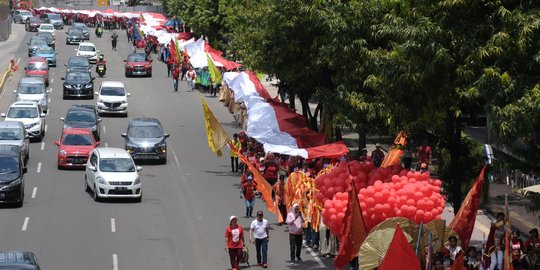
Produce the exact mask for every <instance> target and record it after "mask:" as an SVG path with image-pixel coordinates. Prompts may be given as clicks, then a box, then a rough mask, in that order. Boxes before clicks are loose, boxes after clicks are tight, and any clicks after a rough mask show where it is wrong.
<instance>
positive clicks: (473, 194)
mask: <svg viewBox="0 0 540 270" xmlns="http://www.w3.org/2000/svg"><path fill="white" fill-rule="evenodd" d="M485 170H486V166H484V168H482V171H480V175H478V178H476V181H474V184H473V186H472V188H471V190H470V191H469V193H468V194H467V197H465V200H463V204H462V205H461V208H460V209H459V211H458V212H457V214H456V216H455V217H454V219H453V220H452V222H450V225H448V228H450V229H452V230H454V231H455V232H456V233H457V234H458V235H459V238H460V239H461V246H462V247H464V248H465V247H468V246H469V240H471V235H472V232H473V229H474V222H475V221H476V213H477V212H478V206H479V205H480V195H481V194H482V186H483V185H484V172H485Z"/></svg>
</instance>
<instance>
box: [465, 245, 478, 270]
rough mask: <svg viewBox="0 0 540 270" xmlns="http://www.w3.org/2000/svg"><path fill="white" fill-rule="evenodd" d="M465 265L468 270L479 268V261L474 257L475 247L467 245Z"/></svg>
mask: <svg viewBox="0 0 540 270" xmlns="http://www.w3.org/2000/svg"><path fill="white" fill-rule="evenodd" d="M464 262H465V266H466V267H467V269H468V270H479V267H480V261H478V260H477V259H476V248H474V247H469V248H468V249H467V254H466V256H465V258H464Z"/></svg>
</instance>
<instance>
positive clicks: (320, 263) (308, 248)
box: [306, 247, 326, 268]
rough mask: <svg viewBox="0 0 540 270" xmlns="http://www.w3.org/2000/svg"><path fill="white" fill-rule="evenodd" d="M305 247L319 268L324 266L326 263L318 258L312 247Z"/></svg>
mask: <svg viewBox="0 0 540 270" xmlns="http://www.w3.org/2000/svg"><path fill="white" fill-rule="evenodd" d="M306 249H307V251H308V252H309V254H311V256H313V259H315V261H316V262H317V263H318V264H319V267H320V268H326V265H325V264H324V263H323V262H322V260H321V258H319V256H317V254H315V251H313V249H311V248H310V247H307V248H306Z"/></svg>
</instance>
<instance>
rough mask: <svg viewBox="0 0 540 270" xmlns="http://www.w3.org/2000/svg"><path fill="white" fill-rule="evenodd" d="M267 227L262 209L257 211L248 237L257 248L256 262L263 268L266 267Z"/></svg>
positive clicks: (268, 238) (268, 237) (268, 236)
mask: <svg viewBox="0 0 540 270" xmlns="http://www.w3.org/2000/svg"><path fill="white" fill-rule="evenodd" d="M268 229H269V227H268V220H266V219H264V218H263V211H257V218H256V219H255V220H253V221H252V222H251V226H250V230H249V239H250V241H251V243H254V244H255V249H256V250H257V264H258V265H259V266H262V267H263V268H267V267H268V241H269V240H270V234H269V231H268Z"/></svg>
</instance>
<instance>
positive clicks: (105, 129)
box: [103, 125, 107, 133]
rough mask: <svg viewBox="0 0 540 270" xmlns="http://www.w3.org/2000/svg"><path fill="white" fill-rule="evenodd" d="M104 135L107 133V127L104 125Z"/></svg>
mask: <svg viewBox="0 0 540 270" xmlns="http://www.w3.org/2000/svg"><path fill="white" fill-rule="evenodd" d="M103 133H107V127H105V125H103Z"/></svg>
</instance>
